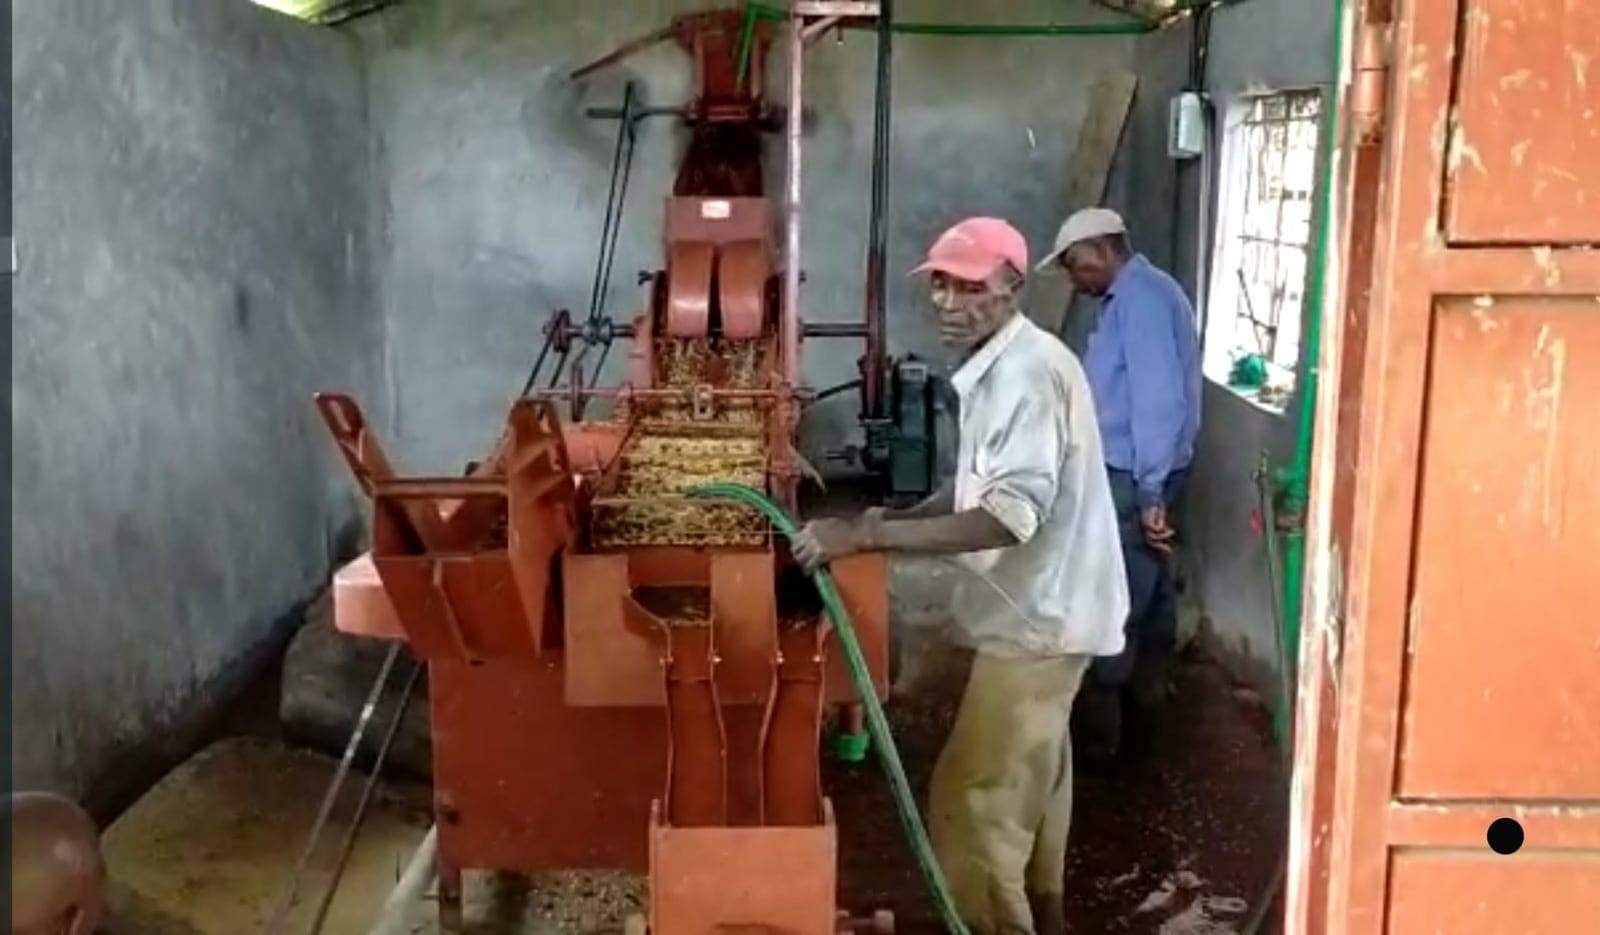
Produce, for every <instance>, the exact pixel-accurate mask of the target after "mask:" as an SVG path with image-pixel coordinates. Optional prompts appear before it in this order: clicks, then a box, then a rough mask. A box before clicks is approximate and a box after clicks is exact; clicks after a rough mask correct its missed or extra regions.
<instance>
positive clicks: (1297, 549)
mask: <svg viewBox="0 0 1600 935" xmlns="http://www.w3.org/2000/svg"><path fill="white" fill-rule="evenodd" d="M1344 54H1345V48H1344V3H1343V0H1337V2H1335V3H1334V4H1333V78H1332V81H1331V83H1330V87H1331V90H1330V91H1329V93H1328V102H1327V106H1326V107H1325V108H1324V110H1323V115H1322V133H1321V137H1320V139H1319V140H1318V142H1317V148H1318V150H1319V152H1318V153H1317V158H1318V159H1320V160H1322V168H1321V174H1322V180H1321V191H1320V192H1319V193H1318V197H1317V202H1318V204H1317V210H1318V211H1319V212H1320V213H1321V216H1320V217H1319V218H1318V220H1317V240H1316V246H1315V260H1314V261H1313V262H1312V264H1311V274H1310V277H1309V282H1308V284H1307V288H1308V289H1309V290H1310V302H1309V303H1308V307H1307V313H1308V316H1309V319H1310V320H1309V321H1308V322H1307V324H1306V340H1305V345H1304V346H1303V347H1302V348H1301V351H1300V353H1301V356H1302V358H1303V359H1304V360H1305V362H1306V364H1305V379H1304V383H1303V385H1302V387H1301V389H1300V407H1299V414H1298V416H1297V418H1296V422H1295V439H1294V456H1293V460H1292V461H1290V463H1289V466H1288V467H1287V468H1285V469H1284V470H1281V471H1279V472H1278V475H1277V478H1276V480H1277V483H1278V489H1279V492H1280V494H1281V495H1282V500H1283V512H1285V513H1288V514H1290V515H1293V516H1298V517H1300V522H1299V523H1298V524H1297V525H1296V527H1295V528H1293V529H1291V530H1289V531H1287V532H1286V533H1285V535H1284V548H1283V582H1282V587H1283V610H1284V613H1283V630H1284V633H1283V637H1284V646H1285V647H1287V650H1288V652H1289V654H1290V658H1289V660H1288V661H1289V664H1290V665H1296V664H1298V661H1299V658H1300V633H1301V619H1300V618H1301V612H1302V610H1303V608H1302V602H1301V594H1302V585H1303V583H1304V580H1305V556H1306V533H1305V521H1304V517H1305V515H1306V508H1307V506H1308V505H1309V503H1310V500H1311V497H1310V484H1311V453H1312V448H1313V445H1314V442H1315V435H1316V413H1317V382H1318V379H1317V377H1318V373H1317V358H1318V356H1319V355H1320V354H1321V352H1322V311H1323V305H1324V301H1325V297H1324V289H1325V285H1326V278H1325V277H1326V274H1327V266H1328V251H1329V249H1330V247H1331V241H1332V239H1333V168H1334V160H1333V152H1334V145H1335V143H1336V142H1337V141H1336V140H1335V139H1334V131H1335V130H1336V129H1337V127H1338V120H1337V117H1338V113H1339V75H1340V73H1341V72H1342V71H1343V68H1344ZM1291 674H1293V673H1292V672H1291ZM1291 684H1294V683H1293V682H1292V681H1291ZM1293 704H1294V699H1292V698H1285V699H1283V705H1284V706H1285V708H1288V709H1289V710H1290V711H1292V708H1293ZM1281 716H1282V717H1283V718H1285V719H1286V720H1287V719H1288V718H1289V717H1290V716H1291V715H1290V713H1289V711H1285V712H1283V713H1282V715H1281Z"/></svg>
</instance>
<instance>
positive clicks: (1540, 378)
mask: <svg viewBox="0 0 1600 935" xmlns="http://www.w3.org/2000/svg"><path fill="white" fill-rule="evenodd" d="M1428 371H1429V375H1428V387H1427V396H1426V402H1425V403H1424V405H1425V409H1426V411H1425V426H1424V429H1423V442H1422V464H1421V480H1420V482H1419V484H1418V494H1417V496H1418V522H1417V533H1416V544H1415V547H1414V555H1413V562H1414V564H1415V568H1416V570H1415V572H1414V576H1415V578H1414V582H1413V585H1412V595H1411V600H1410V603H1409V606H1408V608H1407V617H1408V619H1407V627H1408V630H1409V632H1408V637H1407V644H1406V660H1407V663H1408V665H1407V669H1406V679H1407V684H1406V692H1405V703H1406V708H1405V722H1404V729H1405V740H1404V743H1403V745H1402V751H1403V752H1402V756H1401V771H1400V789H1399V792H1400V794H1401V795H1402V796H1404V797H1408V798H1415V797H1446V798H1489V797H1507V796H1509V797H1521V798H1533V799H1547V798H1562V797H1573V798H1594V799H1600V717H1597V716H1596V712H1600V678H1597V677H1596V674H1597V671H1600V613H1597V612H1596V610H1597V608H1600V521H1597V518H1600V404H1597V403H1600V301H1597V300H1596V299H1595V298H1592V297H1580V296H1549V297H1530V296H1512V297H1505V296H1502V297H1498V298H1496V297H1490V296H1478V297H1474V298H1465V297H1447V298H1443V299H1441V300H1439V301H1438V302H1437V304H1436V305H1435V313H1434V323H1433V339H1432V352H1431V354H1430V361H1429V367H1428Z"/></svg>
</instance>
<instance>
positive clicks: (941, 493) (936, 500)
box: [869, 477, 956, 520]
mask: <svg viewBox="0 0 1600 935" xmlns="http://www.w3.org/2000/svg"><path fill="white" fill-rule="evenodd" d="M955 511H956V480H955V478H954V477H947V478H945V479H944V480H943V481H941V482H940V483H939V489H938V490H935V491H934V492H933V493H932V494H930V495H929V496H928V498H927V499H926V500H923V501H922V502H921V503H916V504H913V505H911V506H908V507H906V508H905V509H903V510H888V509H885V510H882V511H880V512H881V513H882V515H883V518H884V519H886V520H907V519H930V518H932V517H935V516H949V515H950V514H951V513H954V512H955ZM869 512H870V511H869Z"/></svg>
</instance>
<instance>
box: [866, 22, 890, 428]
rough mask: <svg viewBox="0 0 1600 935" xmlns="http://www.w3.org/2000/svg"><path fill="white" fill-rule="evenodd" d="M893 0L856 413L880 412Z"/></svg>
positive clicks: (878, 103) (882, 25)
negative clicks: (864, 339) (864, 344)
mask: <svg viewBox="0 0 1600 935" xmlns="http://www.w3.org/2000/svg"><path fill="white" fill-rule="evenodd" d="M892 9H893V4H892V2H891V0H882V2H881V3H880V4H879V7H878V76H877V77H878V82H877V89H876V94H875V97H874V102H873V115H872V116H873V125H872V217H871V221H870V223H869V225H868V233H867V307H866V316H865V318H866V327H867V348H866V355H865V360H864V361H863V364H864V366H863V368H862V374H861V377H862V380H863V383H862V391H861V402H862V415H864V416H866V417H867V418H869V419H881V418H883V417H884V415H885V413H884V400H883V376H884V369H885V366H884V357H885V349H884V347H885V331H886V330H887V329H886V328H885V325H884V322H885V311H886V308H887V303H888V295H887V292H888V277H887V276H886V275H885V268H886V266H887V264H888V230H887V225H888V222H887V219H886V218H885V215H886V213H887V212H888V206H889V145H890V144H889V114H890V101H889V89H890V77H891V72H890V69H891V65H892V60H891V52H892V50H893V45H894V33H893V31H892V29H891V27H892V23H891V20H890V17H891V14H892Z"/></svg>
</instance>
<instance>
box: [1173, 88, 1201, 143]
mask: <svg viewBox="0 0 1600 935" xmlns="http://www.w3.org/2000/svg"><path fill="white" fill-rule="evenodd" d="M1169 107H1170V110H1169V119H1168V122H1167V155H1168V156H1170V157H1172V158H1173V159H1194V158H1196V157H1198V156H1200V155H1202V154H1203V153H1204V152H1205V151H1206V102H1205V98H1203V97H1201V96H1200V93H1199V92H1197V91H1185V92H1183V93H1182V94H1179V95H1178V96H1177V97H1174V98H1173V99H1172V101H1171V102H1170V104H1169Z"/></svg>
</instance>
